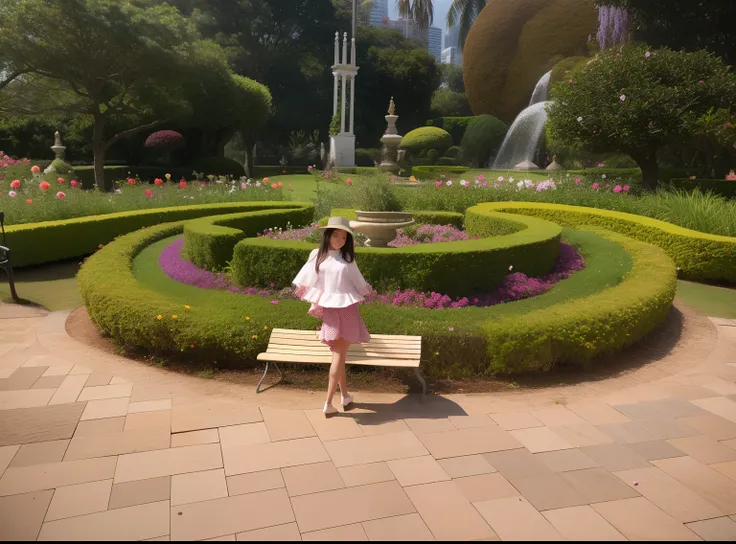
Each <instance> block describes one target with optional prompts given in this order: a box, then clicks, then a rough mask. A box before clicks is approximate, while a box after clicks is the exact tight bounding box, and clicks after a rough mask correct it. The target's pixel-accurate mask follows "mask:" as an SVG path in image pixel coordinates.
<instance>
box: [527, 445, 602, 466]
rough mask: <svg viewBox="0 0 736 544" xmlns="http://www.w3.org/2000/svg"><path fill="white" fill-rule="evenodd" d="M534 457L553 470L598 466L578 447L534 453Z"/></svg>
mask: <svg viewBox="0 0 736 544" xmlns="http://www.w3.org/2000/svg"><path fill="white" fill-rule="evenodd" d="M534 457H536V458H537V459H539V460H540V461H542V463H544V464H545V465H547V466H548V467H549V468H551V469H552V471H553V472H567V471H568V470H579V469H581V468H593V467H597V466H599V465H598V463H596V462H595V461H593V460H592V459H591V458H590V457H588V456H587V455H585V454H584V453H583V452H581V451H580V450H579V449H569V450H557V451H548V452H542V453H536V454H534Z"/></svg>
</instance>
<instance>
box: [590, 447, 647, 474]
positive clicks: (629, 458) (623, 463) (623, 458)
mask: <svg viewBox="0 0 736 544" xmlns="http://www.w3.org/2000/svg"><path fill="white" fill-rule="evenodd" d="M580 451H582V452H583V453H584V454H585V455H587V456H588V457H590V458H591V459H593V461H595V462H596V463H598V464H599V465H600V466H602V467H603V468H605V469H606V470H611V471H614V470H627V469H630V468H642V467H650V466H652V465H651V464H650V463H649V462H648V461H647V460H646V459H644V457H642V456H641V455H639V454H638V453H636V452H635V451H634V450H632V449H630V448H628V447H626V446H622V445H621V444H603V445H601V446H590V447H586V448H580Z"/></svg>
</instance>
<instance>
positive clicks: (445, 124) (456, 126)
mask: <svg viewBox="0 0 736 544" xmlns="http://www.w3.org/2000/svg"><path fill="white" fill-rule="evenodd" d="M473 119H474V117H473V116H472V115H470V116H465V117H438V118H437V119H431V120H429V121H427V125H429V126H435V127H439V128H441V129H444V130H446V131H447V132H449V133H450V136H452V141H453V143H454V145H455V146H458V145H460V142H462V140H463V134H465V129H467V128H468V124H469V123H470V122H471V121H472V120H473Z"/></svg>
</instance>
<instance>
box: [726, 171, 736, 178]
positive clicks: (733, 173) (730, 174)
mask: <svg viewBox="0 0 736 544" xmlns="http://www.w3.org/2000/svg"><path fill="white" fill-rule="evenodd" d="M726 179H728V180H736V173H735V172H734V171H733V170H731V171H730V172H729V173H728V174H726Z"/></svg>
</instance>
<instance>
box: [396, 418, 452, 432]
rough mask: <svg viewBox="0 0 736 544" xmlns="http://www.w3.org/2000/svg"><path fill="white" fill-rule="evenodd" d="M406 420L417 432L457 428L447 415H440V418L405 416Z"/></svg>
mask: <svg viewBox="0 0 736 544" xmlns="http://www.w3.org/2000/svg"><path fill="white" fill-rule="evenodd" d="M404 422H405V423H406V424H407V425H408V426H409V428H410V429H411V430H412V431H413V432H415V433H416V434H425V433H441V432H444V431H455V430H457V427H455V426H454V425H453V424H452V423H451V422H450V419H449V418H446V417H440V418H421V417H415V418H411V417H407V418H404Z"/></svg>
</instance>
